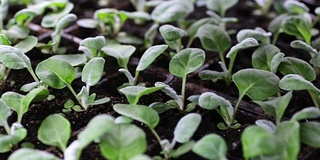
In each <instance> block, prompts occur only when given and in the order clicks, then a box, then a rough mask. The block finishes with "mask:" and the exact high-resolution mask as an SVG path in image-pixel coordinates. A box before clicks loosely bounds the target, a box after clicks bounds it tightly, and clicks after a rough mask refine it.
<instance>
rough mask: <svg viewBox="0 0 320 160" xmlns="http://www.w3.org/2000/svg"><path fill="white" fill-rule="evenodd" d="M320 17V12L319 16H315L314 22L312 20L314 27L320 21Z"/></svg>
mask: <svg viewBox="0 0 320 160" xmlns="http://www.w3.org/2000/svg"><path fill="white" fill-rule="evenodd" d="M319 18H320V14H319V15H317V16H316V18H314V20H313V22H312V25H311V27H314V26H315V25H316V24H317V22H318V20H319Z"/></svg>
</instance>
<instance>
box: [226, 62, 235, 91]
mask: <svg viewBox="0 0 320 160" xmlns="http://www.w3.org/2000/svg"><path fill="white" fill-rule="evenodd" d="M234 60H235V58H231V59H230V62H229V68H228V75H227V77H226V84H227V86H229V85H230V81H231V76H232V68H233V65H234Z"/></svg>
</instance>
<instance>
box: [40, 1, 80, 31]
mask: <svg viewBox="0 0 320 160" xmlns="http://www.w3.org/2000/svg"><path fill="white" fill-rule="evenodd" d="M60 3H63V7H59V6H58V5H57V6H56V7H58V8H59V9H58V11H57V12H51V13H48V14H46V15H45V16H44V17H43V18H42V21H41V26H42V27H45V28H52V27H55V26H59V25H60V24H59V21H60V19H62V18H63V17H64V16H66V15H67V14H68V13H70V11H71V10H72V9H73V7H74V4H73V3H70V2H60ZM52 5H54V3H53V4H52ZM75 20H76V19H74V20H73V21H75Z"/></svg>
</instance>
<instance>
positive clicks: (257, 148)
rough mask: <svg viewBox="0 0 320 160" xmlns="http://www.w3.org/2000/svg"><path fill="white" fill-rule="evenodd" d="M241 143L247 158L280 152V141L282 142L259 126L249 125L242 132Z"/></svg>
mask: <svg viewBox="0 0 320 160" xmlns="http://www.w3.org/2000/svg"><path fill="white" fill-rule="evenodd" d="M252 142H254V143H252ZM241 143H242V151H243V156H244V158H245V159H250V158H255V157H258V156H262V155H273V154H275V153H277V152H279V151H278V149H279V147H278V143H280V142H278V143H277V142H276V141H274V140H273V135H272V134H271V133H270V132H268V131H266V130H265V129H263V128H262V127H259V126H249V127H247V128H246V129H245V130H244V131H243V132H242V134H241Z"/></svg>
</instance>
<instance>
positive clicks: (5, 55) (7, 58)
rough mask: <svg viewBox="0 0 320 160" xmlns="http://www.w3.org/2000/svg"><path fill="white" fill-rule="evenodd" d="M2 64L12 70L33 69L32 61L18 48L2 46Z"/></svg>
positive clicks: (0, 48) (0, 60) (0, 59)
mask: <svg viewBox="0 0 320 160" xmlns="http://www.w3.org/2000/svg"><path fill="white" fill-rule="evenodd" d="M0 62H1V63H2V65H4V66H6V67H7V68H11V69H23V68H31V62H30V59H29V58H28V57H27V56H26V55H25V54H24V53H23V52H22V51H21V50H20V49H18V48H15V47H11V46H4V45H0Z"/></svg>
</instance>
